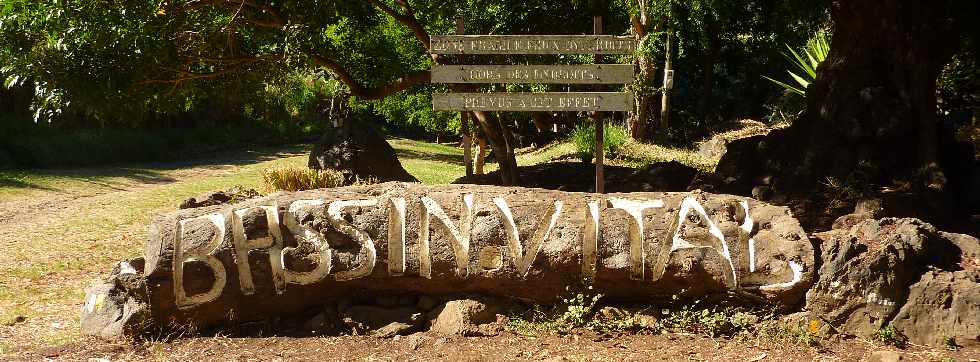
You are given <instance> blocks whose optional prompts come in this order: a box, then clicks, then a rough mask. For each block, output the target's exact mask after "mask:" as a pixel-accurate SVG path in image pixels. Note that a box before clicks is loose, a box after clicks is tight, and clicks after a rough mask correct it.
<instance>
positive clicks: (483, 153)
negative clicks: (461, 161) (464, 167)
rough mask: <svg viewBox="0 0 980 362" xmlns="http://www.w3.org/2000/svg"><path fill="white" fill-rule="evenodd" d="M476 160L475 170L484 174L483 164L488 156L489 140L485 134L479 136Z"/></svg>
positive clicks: (476, 172) (479, 173)
mask: <svg viewBox="0 0 980 362" xmlns="http://www.w3.org/2000/svg"><path fill="white" fill-rule="evenodd" d="M476 141H477V148H476V161H475V162H474V165H473V168H474V169H475V170H473V172H474V173H475V174H477V175H482V174H483V164H484V161H485V160H486V157H487V141H486V140H485V139H484V138H483V136H477V137H476Z"/></svg>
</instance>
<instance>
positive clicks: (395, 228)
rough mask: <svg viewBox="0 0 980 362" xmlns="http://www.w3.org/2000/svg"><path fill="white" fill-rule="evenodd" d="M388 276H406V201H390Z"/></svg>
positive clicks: (395, 199)
mask: <svg viewBox="0 0 980 362" xmlns="http://www.w3.org/2000/svg"><path fill="white" fill-rule="evenodd" d="M388 274H389V275H391V276H393V277H397V276H402V275H404V274H405V199H404V198H401V197H394V198H391V199H390V200H389V201H388Z"/></svg>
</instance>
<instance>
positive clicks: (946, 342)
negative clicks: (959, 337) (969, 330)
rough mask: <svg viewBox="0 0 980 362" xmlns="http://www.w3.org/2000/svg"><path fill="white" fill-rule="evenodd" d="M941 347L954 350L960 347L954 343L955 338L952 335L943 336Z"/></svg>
mask: <svg viewBox="0 0 980 362" xmlns="http://www.w3.org/2000/svg"><path fill="white" fill-rule="evenodd" d="M943 347H946V349H947V350H950V351H955V350H958V349H960V346H958V345H957V344H956V338H953V337H946V338H943Z"/></svg>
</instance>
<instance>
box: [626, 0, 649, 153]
mask: <svg viewBox="0 0 980 362" xmlns="http://www.w3.org/2000/svg"><path fill="white" fill-rule="evenodd" d="M643 6H644V5H643V2H642V1H640V14H641V15H640V17H639V18H637V17H633V18H632V19H631V21H632V23H633V33H634V35H635V36H636V38H637V40H642V39H643V38H644V37H646V35H647V16H646V9H644V8H643ZM636 65H637V67H638V68H640V74H639V84H640V86H641V91H640V92H639V93H637V94H636V112H635V113H633V116H632V117H630V118H629V121H628V122H626V129H627V131H629V135H630V137H631V138H633V139H635V140H644V139H646V138H647V121H648V120H649V119H650V103H652V102H653V95H652V94H649V93H648V90H649V89H652V88H653V87H654V86H653V82H654V78H655V73H654V71H655V65H654V60H653V59H650V57H649V56H647V55H646V54H640V55H639V56H637V57H636Z"/></svg>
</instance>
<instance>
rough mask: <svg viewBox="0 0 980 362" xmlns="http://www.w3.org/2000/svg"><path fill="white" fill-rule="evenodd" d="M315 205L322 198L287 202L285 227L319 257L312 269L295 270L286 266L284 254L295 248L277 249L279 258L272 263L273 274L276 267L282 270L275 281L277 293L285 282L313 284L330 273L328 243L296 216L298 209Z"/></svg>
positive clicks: (330, 256) (320, 201) (320, 204)
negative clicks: (279, 276) (280, 275)
mask: <svg viewBox="0 0 980 362" xmlns="http://www.w3.org/2000/svg"><path fill="white" fill-rule="evenodd" d="M317 206H323V200H296V201H293V203H291V204H289V209H288V210H287V211H286V215H285V216H286V218H285V223H286V228H287V229H289V232H291V233H292V234H293V235H294V236H295V237H296V239H297V241H298V242H302V243H307V244H310V245H312V246H313V250H316V251H317V254H318V255H319V256H320V258H319V259H318V260H317V263H316V267H315V268H313V270H310V271H306V272H297V271H293V270H290V269H289V268H287V267H286V255H287V254H289V252H290V251H292V250H295V248H292V247H288V248H284V249H282V250H281V251H279V260H277V261H276V262H274V263H273V265H272V270H273V274H275V271H276V268H279V269H280V270H282V275H283V277H282V278H281V281H280V279H277V283H276V291H277V292H279V293H282V289H280V288H285V287H286V284H290V283H291V284H299V285H307V284H313V283H316V282H318V281H320V280H323V278H325V277H326V276H327V274H330V263H331V258H332V257H333V253H332V252H331V251H330V244H329V243H327V240H326V239H324V238H323V237H322V236H320V233H318V232H317V231H316V230H313V228H310V227H308V226H305V225H303V224H302V223H301V222H300V221H299V219H298V218H297V217H296V212H297V211H299V210H300V209H303V208H305V207H317ZM270 253H271V251H270Z"/></svg>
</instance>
